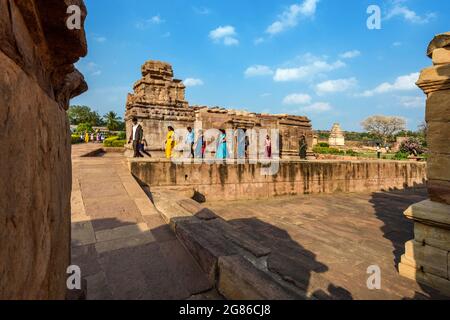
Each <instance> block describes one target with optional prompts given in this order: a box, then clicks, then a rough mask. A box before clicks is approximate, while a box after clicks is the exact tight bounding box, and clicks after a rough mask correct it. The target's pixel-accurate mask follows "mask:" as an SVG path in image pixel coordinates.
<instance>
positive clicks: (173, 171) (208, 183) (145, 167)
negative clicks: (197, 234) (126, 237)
mask: <svg viewBox="0 0 450 320" xmlns="http://www.w3.org/2000/svg"><path fill="white" fill-rule="evenodd" d="M129 166H130V170H131V172H132V173H133V175H134V176H135V177H136V178H138V179H139V180H140V181H142V182H143V183H145V184H147V185H148V186H150V187H169V188H170V187H186V188H191V189H193V190H194V192H195V193H196V199H197V200H209V201H212V200H244V199H250V200H251V199H269V198H272V197H276V196H284V195H301V194H317V193H334V192H373V191H380V190H390V189H403V188H405V187H415V186H422V185H423V184H424V183H425V181H426V163H422V162H409V161H372V160H361V161H333V160H323V161H301V160H285V159H283V160H280V161H279V162H276V161H274V162H272V163H270V164H269V165H263V164H259V163H258V164H251V163H248V162H247V163H245V164H225V163H224V162H221V163H213V164H208V163H202V164H195V163H194V164H175V163H174V162H173V161H169V160H167V159H149V158H144V159H130V160H129ZM270 167H271V168H272V169H270ZM270 170H274V171H272V172H274V173H276V174H273V175H268V174H267V172H271V171H270Z"/></svg>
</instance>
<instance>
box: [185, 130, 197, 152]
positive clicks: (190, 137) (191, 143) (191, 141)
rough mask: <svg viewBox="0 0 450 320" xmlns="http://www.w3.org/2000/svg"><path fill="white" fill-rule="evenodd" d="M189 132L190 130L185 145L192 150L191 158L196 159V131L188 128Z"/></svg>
mask: <svg viewBox="0 0 450 320" xmlns="http://www.w3.org/2000/svg"><path fill="white" fill-rule="evenodd" d="M187 130H188V133H187V135H186V139H185V143H186V145H187V146H188V148H189V150H190V157H191V158H194V157H195V155H194V144H195V135H194V131H192V128H191V127H188V128H187Z"/></svg>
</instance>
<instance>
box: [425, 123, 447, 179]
mask: <svg viewBox="0 0 450 320" xmlns="http://www.w3.org/2000/svg"><path fill="white" fill-rule="evenodd" d="M449 137H450V121H430V122H429V123H428V133H427V142H428V147H429V149H430V151H431V152H433V153H439V154H443V153H446V154H450V143H449ZM445 169H447V171H450V167H446V168H445ZM448 177H450V175H448ZM431 178H436V177H435V176H432V177H431ZM443 179H445V178H441V180H443Z"/></svg>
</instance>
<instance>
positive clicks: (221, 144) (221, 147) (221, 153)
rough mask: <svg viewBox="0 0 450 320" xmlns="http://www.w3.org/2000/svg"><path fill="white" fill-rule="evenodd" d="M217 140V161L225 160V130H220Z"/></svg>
mask: <svg viewBox="0 0 450 320" xmlns="http://www.w3.org/2000/svg"><path fill="white" fill-rule="evenodd" d="M220 132H221V133H220V135H219V140H218V144H217V151H216V158H217V159H226V158H227V156H228V153H227V135H226V133H225V130H223V129H222V130H220Z"/></svg>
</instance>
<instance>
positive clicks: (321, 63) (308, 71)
mask: <svg viewBox="0 0 450 320" xmlns="http://www.w3.org/2000/svg"><path fill="white" fill-rule="evenodd" d="M308 60H309V61H308V62H309V64H307V65H303V66H300V67H294V68H278V69H277V70H276V72H275V76H274V80H275V81H277V82H284V81H294V80H301V79H305V78H311V77H312V76H314V75H317V74H320V73H324V72H330V71H333V70H336V69H339V68H343V67H345V65H346V64H345V63H344V62H342V61H340V60H338V61H335V62H333V63H328V62H327V61H325V60H324V59H322V58H315V57H312V56H310V55H309V59H308Z"/></svg>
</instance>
